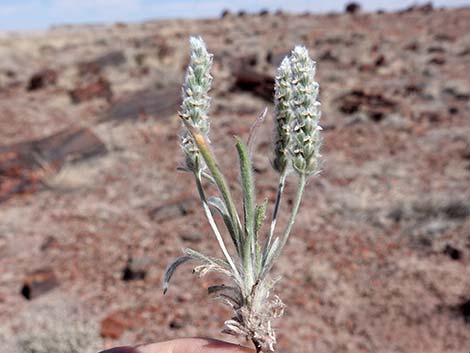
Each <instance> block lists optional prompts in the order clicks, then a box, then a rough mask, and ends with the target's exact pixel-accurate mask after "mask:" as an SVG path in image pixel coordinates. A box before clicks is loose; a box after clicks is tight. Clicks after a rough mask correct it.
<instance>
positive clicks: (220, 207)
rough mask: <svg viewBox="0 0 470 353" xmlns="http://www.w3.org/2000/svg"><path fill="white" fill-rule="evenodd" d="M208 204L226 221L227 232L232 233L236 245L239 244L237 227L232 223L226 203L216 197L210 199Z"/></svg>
mask: <svg viewBox="0 0 470 353" xmlns="http://www.w3.org/2000/svg"><path fill="white" fill-rule="evenodd" d="M207 202H208V203H209V205H211V206H212V207H214V208H215V209H216V210H217V211H218V212H219V213H220V215H221V216H222V219H223V220H224V223H225V226H226V227H227V230H228V232H229V233H230V236H231V237H232V240H233V242H234V244H237V238H236V233H235V227H234V225H233V223H232V219H231V218H230V215H229V214H228V211H227V207H225V204H224V202H223V201H222V200H221V199H220V198H218V197H215V196H211V197H209V199H208V200H207Z"/></svg>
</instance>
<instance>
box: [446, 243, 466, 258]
mask: <svg viewBox="0 0 470 353" xmlns="http://www.w3.org/2000/svg"><path fill="white" fill-rule="evenodd" d="M443 253H444V254H446V255H447V256H449V257H450V258H451V259H452V260H460V259H461V258H462V252H461V251H460V250H459V249H457V248H454V247H453V246H452V245H449V244H447V245H446V246H445V248H444V251H443Z"/></svg>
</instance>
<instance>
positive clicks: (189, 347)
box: [100, 338, 254, 353]
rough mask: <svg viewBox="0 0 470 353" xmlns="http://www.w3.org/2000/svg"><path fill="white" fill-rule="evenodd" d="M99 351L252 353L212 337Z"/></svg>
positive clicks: (109, 352)
mask: <svg viewBox="0 0 470 353" xmlns="http://www.w3.org/2000/svg"><path fill="white" fill-rule="evenodd" d="M100 353H254V351H253V350H251V349H249V348H247V347H243V346H238V345H236V344H232V343H227V342H223V341H218V340H214V339H208V338H182V339H176V340H171V341H166V342H159V343H152V344H147V345H141V346H136V347H130V346H126V347H115V348H111V349H108V350H105V351H102V352H100Z"/></svg>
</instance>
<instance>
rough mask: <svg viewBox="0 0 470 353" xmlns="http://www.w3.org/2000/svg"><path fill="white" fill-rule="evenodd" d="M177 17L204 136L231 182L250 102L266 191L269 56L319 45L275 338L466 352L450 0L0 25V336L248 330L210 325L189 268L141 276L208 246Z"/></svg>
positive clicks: (461, 164) (468, 174) (469, 312)
mask: <svg viewBox="0 0 470 353" xmlns="http://www.w3.org/2000/svg"><path fill="white" fill-rule="evenodd" d="M190 35H201V36H202V37H203V38H204V40H205V41H206V43H207V46H208V49H209V51H210V52H212V53H213V54H214V67H213V76H214V85H213V89H212V91H211V92H212V97H213V99H212V106H211V118H212V125H211V141H212V143H213V148H214V151H215V153H216V155H217V157H218V161H219V163H220V165H221V166H222V167H223V169H224V170H225V171H226V173H227V177H228V179H229V181H230V183H231V185H232V188H233V192H234V193H235V194H236V195H239V194H240V186H239V183H238V181H239V177H238V175H237V173H238V168H237V167H236V165H237V162H236V152H235V148H234V139H233V136H234V135H237V136H240V137H242V138H243V139H246V138H247V136H248V133H249V130H250V126H251V125H252V124H253V122H254V121H255V119H256V117H257V116H258V115H259V114H260V112H262V111H263V109H264V108H265V107H268V119H267V120H266V121H265V122H264V123H263V125H262V126H261V128H260V131H259V135H258V138H257V141H256V149H255V156H254V175H255V179H256V184H257V188H258V192H259V193H258V196H257V197H258V200H259V201H261V200H262V199H263V198H264V197H268V199H269V200H270V201H271V207H272V201H273V200H274V198H275V193H276V186H277V178H278V177H277V174H276V173H275V172H274V171H273V169H272V168H271V164H270V159H271V156H272V154H271V148H272V131H273V127H272V115H273V106H272V89H273V77H274V74H275V70H276V67H277V66H278V65H279V63H280V61H281V60H282V58H283V57H284V56H285V55H286V54H288V53H289V51H290V50H291V49H292V47H293V46H294V45H295V44H304V45H305V46H306V47H307V48H308V49H309V51H310V54H311V56H312V57H313V58H314V59H315V60H316V61H317V76H316V78H317V80H318V82H319V84H320V90H321V92H320V101H321V103H322V118H321V121H322V126H323V147H322V155H323V166H322V172H321V174H320V175H318V176H316V177H314V178H312V179H311V180H310V182H309V184H308V187H307V190H306V194H305V197H304V200H303V203H302V208H301V211H300V214H299V216H298V219H297V222H296V225H295V227H294V230H293V234H292V235H291V238H290V240H289V243H288V245H287V247H286V248H285V251H284V254H283V256H282V257H281V259H280V260H279V261H278V263H277V265H276V266H275V268H274V274H275V275H276V276H282V280H281V281H280V282H279V283H278V285H277V286H276V287H275V292H276V294H278V295H279V296H280V297H281V298H282V299H283V301H284V302H285V304H286V305H287V309H286V312H285V315H284V316H283V317H282V318H281V319H278V320H277V321H276V327H277V332H278V346H277V351H278V352H284V353H294V352H295V353H303V352H305V353H306V352H309V353H310V352H311V353H313V352H318V353H323V352H324V353H330V352H374V353H390V352H410V353H411V352H413V353H417V352H426V353H433V352H435V353H446V352H448V353H451V352H452V353H462V352H468V351H469V350H470V191H469V190H470V120H469V119H470V73H469V67H470V8H459V9H436V8H433V7H432V6H430V5H423V6H415V7H411V8H408V9H405V10H403V11H399V12H394V13H384V12H379V13H362V12H356V13H338V14H327V15H313V14H309V13H305V14H298V15H293V14H288V13H283V12H281V11H279V12H276V13H269V12H267V13H266V12H262V13H257V14H250V13H243V12H241V13H226V14H225V15H224V16H223V17H222V16H221V17H220V18H218V19H208V20H165V21H148V22H145V23H134V24H126V23H117V24H114V25H103V26H91V25H90V26H60V27H55V28H51V29H50V30H48V31H44V32H36V33H17V34H11V33H8V34H7V33H3V34H0V326H1V328H0V332H3V333H0V337H1V336H2V335H3V338H2V341H3V342H5V343H4V344H7V345H8V344H10V345H11V347H17V343H16V341H18V340H23V341H25V340H27V339H28V335H29V336H33V337H39V336H40V337H43V338H42V339H45V340H47V339H49V338H48V337H49V336H53V335H56V332H62V333H61V334H67V332H68V331H67V329H68V328H70V329H72V328H73V329H74V330H76V331H77V332H76V334H77V335H88V336H83V337H88V338H87V339H86V343H83V342H82V345H83V344H84V345H85V346H86V347H87V350H89V351H91V352H93V351H97V350H99V349H102V348H105V347H111V346H114V345H119V344H136V343H143V342H152V341H161V340H166V339H170V338H176V337H187V336H206V337H215V338H220V339H224V340H229V341H232V342H238V343H240V344H246V345H248V344H249V343H247V342H243V341H237V340H236V338H233V337H231V336H227V335H225V334H222V333H221V332H220V331H221V329H222V327H223V322H224V321H225V320H227V319H229V318H230V311H229V310H228V309H227V308H226V307H224V306H223V305H222V304H220V303H219V302H217V301H216V300H215V299H214V298H212V297H209V296H208V295H207V287H208V286H209V285H211V284H212V283H216V282H217V279H218V277H217V276H214V275H209V276H206V277H204V278H203V279H202V280H201V279H199V278H197V277H196V276H195V275H193V274H192V273H191V266H190V265H188V266H184V267H181V268H179V269H178V271H177V272H176V274H175V276H174V278H173V283H172V286H171V287H170V290H169V292H168V293H167V294H166V295H165V296H163V294H162V290H161V282H162V274H163V272H164V270H165V268H166V267H167V265H168V264H169V263H171V261H172V260H173V259H174V258H176V257H177V256H178V255H180V254H181V250H182V249H183V248H185V247H191V248H194V249H196V250H200V251H201V252H205V253H208V254H215V255H218V254H219V250H218V248H217V244H216V242H215V241H214V238H213V235H212V234H211V233H210V228H209V225H208V224H207V221H206V220H205V218H204V215H203V212H202V209H201V207H200V204H199V201H198V199H197V192H196V189H195V185H194V180H193V178H192V177H191V175H190V174H188V173H184V172H180V171H177V169H176V168H177V167H178V166H179V165H180V164H181V162H182V158H183V156H182V154H181V153H180V151H179V146H178V133H179V131H180V129H181V125H180V122H179V121H178V115H177V111H178V105H179V102H180V87H181V83H182V80H183V78H184V70H185V68H186V65H187V63H188V48H189V46H188V38H189V36H190ZM288 180H289V182H288V185H287V195H286V197H285V199H284V203H283V205H282V214H281V218H280V221H279V222H280V223H281V224H285V222H286V220H287V217H288V211H289V207H290V205H291V204H292V199H293V196H294V192H295V187H296V180H295V177H294V176H292V177H291V178H290V179H288ZM208 190H210V193H214V192H215V190H214V189H211V188H210V187H209V186H208ZM80 325H81V326H80ZM61 330H62V331H61ZM81 331H86V332H85V333H83V332H81ZM64 332H65V333H64ZM41 335H42V336H41ZM25 337H26V338H25ZM44 337H46V338H44ZM60 337H62V336H60ZM50 339H51V340H53V339H54V338H50ZM55 339H57V338H55ZM24 346H25V345H23V351H26V349H25V348H24ZM14 349H16V348H11V351H13V350H14ZM30 351H31V352H36V353H38V352H43V351H47V350H40V349H38V350H32V349H31V350H30ZM51 351H52V350H49V352H51ZM67 351H68V352H71V351H72V350H71V349H70V348H69V349H68V350H67ZM58 352H59V350H58ZM64 352H65V350H64Z"/></svg>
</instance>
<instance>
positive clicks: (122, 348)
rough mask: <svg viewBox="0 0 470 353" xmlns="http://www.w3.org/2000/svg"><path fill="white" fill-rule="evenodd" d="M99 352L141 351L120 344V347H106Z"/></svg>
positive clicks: (135, 352)
mask: <svg viewBox="0 0 470 353" xmlns="http://www.w3.org/2000/svg"><path fill="white" fill-rule="evenodd" d="M99 353H141V352H139V351H138V350H137V349H136V348H134V347H131V346H122V347H114V348H111V349H107V350H104V351H101V352H99Z"/></svg>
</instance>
